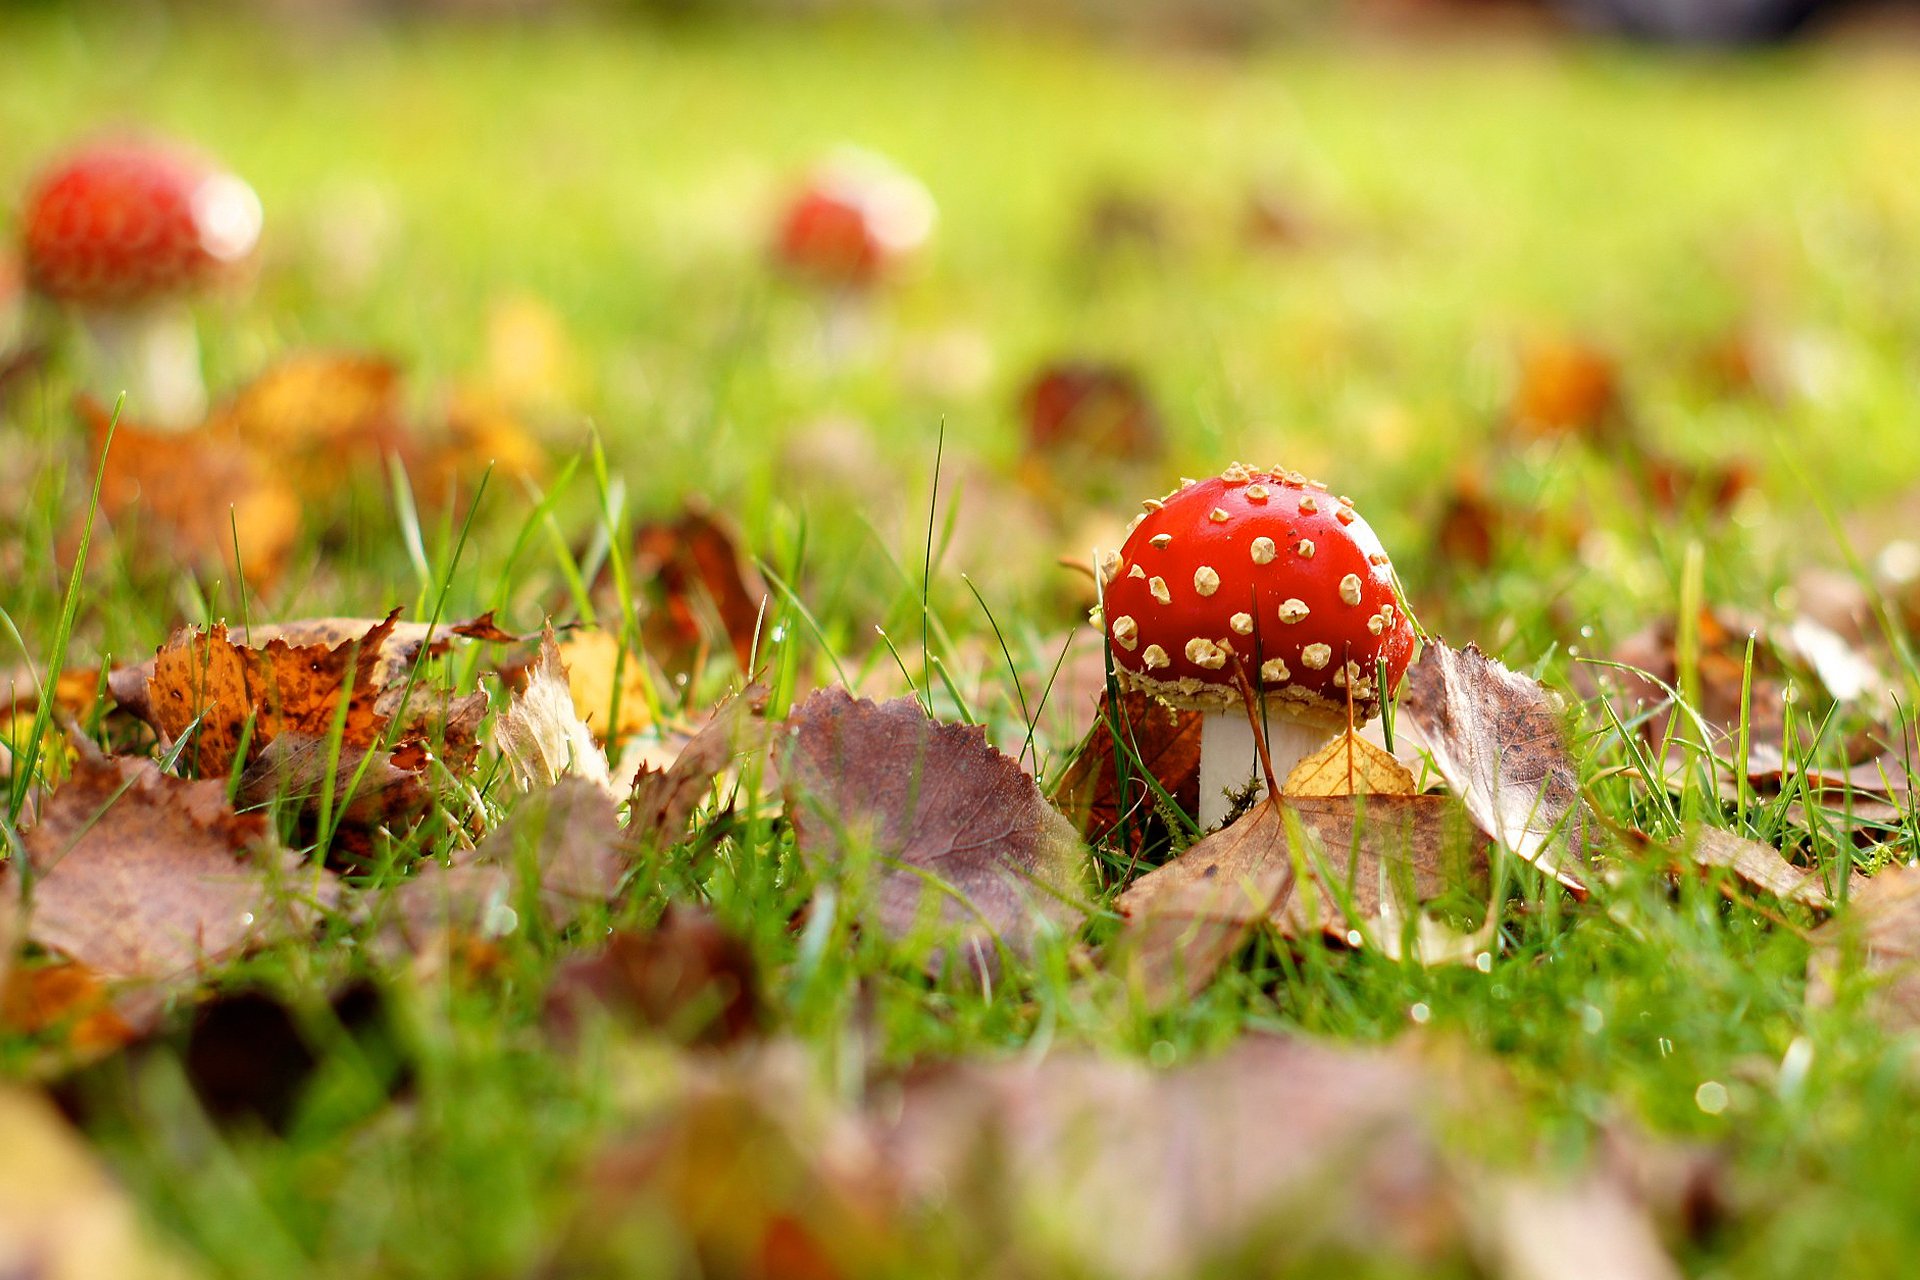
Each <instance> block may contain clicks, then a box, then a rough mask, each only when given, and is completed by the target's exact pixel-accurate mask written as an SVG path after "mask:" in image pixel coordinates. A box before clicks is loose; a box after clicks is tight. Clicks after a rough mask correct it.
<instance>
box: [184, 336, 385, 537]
mask: <svg viewBox="0 0 1920 1280" xmlns="http://www.w3.org/2000/svg"><path fill="white" fill-rule="evenodd" d="M404 390H405V388H404V386H403V384H402V381H401V373H400V366H399V365H398V364H396V363H395V362H394V361H392V360H390V359H388V358H387V357H385V356H380V355H374V354H368V353H359V352H322V351H315V352H299V353H296V354H293V355H290V356H286V357H284V358H283V359H281V360H280V361H279V362H278V363H276V364H273V365H271V366H269V367H268V368H267V369H265V370H264V371H262V372H261V373H260V374H259V375H258V376H257V377H255V378H254V380H253V381H252V382H250V383H248V384H247V385H246V386H244V387H242V388H241V389H240V390H239V391H238V392H236V393H235V394H234V395H233V397H232V398H231V399H229V400H228V401H227V402H226V403H225V404H223V405H221V406H219V407H218V408H216V409H215V410H214V411H213V413H212V414H211V415H210V417H209V418H208V422H207V429H208V430H210V431H213V432H217V433H220V434H222V435H230V436H231V437H232V438H233V439H236V440H238V441H239V442H240V443H241V444H242V445H243V446H244V447H245V448H246V449H248V450H249V451H250V452H251V453H252V454H253V455H254V456H255V457H257V458H260V459H263V460H265V461H266V462H267V463H268V464H269V465H271V466H272V467H273V469H274V471H275V472H276V473H277V474H281V475H285V476H287V477H289V478H290V479H291V480H292V482H293V484H294V486H295V487H296V488H298V489H299V490H300V493H301V497H302V499H303V500H304V501H307V502H317V503H329V502H336V501H338V499H339V497H340V494H341V492H342V488H341V483H340V481H341V476H342V473H343V472H348V471H351V470H352V469H354V468H356V467H357V468H362V469H365V470H366V471H367V472H369V473H371V474H373V475H379V474H380V473H381V470H382V468H384V466H385V462H386V458H387V457H388V456H389V455H390V454H404V453H405V452H406V450H407V448H408V435H409V432H408V428H407V421H406V416H407V415H406V404H405V396H404Z"/></svg>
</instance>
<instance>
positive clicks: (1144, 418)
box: [1020, 360, 1160, 461]
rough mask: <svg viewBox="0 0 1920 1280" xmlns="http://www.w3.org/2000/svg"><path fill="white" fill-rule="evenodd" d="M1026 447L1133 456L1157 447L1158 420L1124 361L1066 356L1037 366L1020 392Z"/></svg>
mask: <svg viewBox="0 0 1920 1280" xmlns="http://www.w3.org/2000/svg"><path fill="white" fill-rule="evenodd" d="M1020 407H1021V409H1022V411H1023V416H1024V417H1025V418H1026V424H1027V445H1028V449H1029V452H1031V453H1033V454H1039V455H1047V456H1052V455H1066V456H1067V457H1069V458H1070V459H1071V460H1074V461H1081V460H1090V459H1091V458H1093V457H1100V458H1121V459H1127V460H1132V459H1136V458H1145V457H1150V456H1151V455H1153V454H1155V453H1157V452H1158V451H1159V449H1160V419H1159V417H1158V415H1157V414H1155V412H1154V409H1153V403H1152V402H1151V401H1150V400H1149V399H1148V398H1147V391H1146V388H1145V387H1144V386H1142V385H1141V382H1140V379H1139V378H1138V377H1136V376H1135V375H1134V372H1133V371H1132V370H1131V369H1129V368H1127V367H1126V366H1125V365H1120V364H1108V363H1103V362H1100V361H1092V360H1066V361H1061V362H1060V363H1058V364H1051V365H1048V366H1046V367H1045V368H1043V369H1041V370H1040V372H1039V373H1038V374H1036V375H1035V376H1034V379H1033V381H1032V382H1030V383H1028V384H1027V387H1026V390H1025V392H1024V393H1022V395H1021V397H1020Z"/></svg>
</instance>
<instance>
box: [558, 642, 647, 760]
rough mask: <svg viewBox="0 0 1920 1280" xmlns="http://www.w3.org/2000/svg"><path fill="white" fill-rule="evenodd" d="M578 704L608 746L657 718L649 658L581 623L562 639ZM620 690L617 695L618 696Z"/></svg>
mask: <svg viewBox="0 0 1920 1280" xmlns="http://www.w3.org/2000/svg"><path fill="white" fill-rule="evenodd" d="M560 661H561V662H562V663H564V664H565V665H566V668H567V684H568V687H569V688H570V689H571V690H572V692H573V709H574V712H575V714H577V715H578V716H579V717H580V718H581V719H582V720H584V721H586V722H587V725H588V727H589V728H591V729H592V730H593V736H594V737H595V738H597V739H598V740H599V741H600V742H601V743H603V744H604V745H605V746H606V747H607V749H608V750H609V751H614V750H615V749H616V748H617V747H618V745H619V744H620V742H621V741H623V740H624V739H626V738H628V737H631V736H632V735H633V734H636V733H639V732H641V731H642V730H644V729H645V728H646V727H647V726H648V725H650V724H652V723H653V713H652V710H651V708H650V705H649V703H648V701H647V692H648V691H647V673H646V666H645V660H644V659H643V658H642V657H641V655H639V654H637V653H629V652H627V651H626V650H625V649H624V648H623V646H622V645H621V643H620V641H619V639H618V638H617V637H615V636H614V635H613V634H612V633H610V632H607V631H603V630H601V629H600V628H598V627H578V628H575V629H574V630H572V631H569V632H567V634H566V635H564V636H562V637H561V638H560ZM616 695H617V696H616Z"/></svg>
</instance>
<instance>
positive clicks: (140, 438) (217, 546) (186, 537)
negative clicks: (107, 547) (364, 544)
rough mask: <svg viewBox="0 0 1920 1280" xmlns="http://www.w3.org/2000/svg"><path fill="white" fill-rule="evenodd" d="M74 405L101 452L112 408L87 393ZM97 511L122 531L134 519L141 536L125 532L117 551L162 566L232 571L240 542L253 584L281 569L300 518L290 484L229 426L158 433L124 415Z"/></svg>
mask: <svg viewBox="0 0 1920 1280" xmlns="http://www.w3.org/2000/svg"><path fill="white" fill-rule="evenodd" d="M80 412H81V416H82V417H83V418H84V419H86V421H87V424H88V426H89V428H90V429H91V431H92V433H93V440H94V453H95V454H96V455H98V453H99V452H100V450H101V448H103V447H105V446H106V444H107V428H108V426H109V424H110V423H111V421H112V415H111V414H110V413H108V412H107V411H106V410H105V409H103V408H101V407H100V405H99V404H98V403H96V402H94V401H93V400H91V399H82V401H81V403H80ZM100 514H101V515H102V516H103V517H105V519H106V520H107V522H108V523H109V524H110V525H112V526H114V528H115V529H116V530H119V531H122V532H124V530H123V529H122V527H123V526H125V528H126V529H131V528H132V527H134V526H136V525H137V527H138V528H139V530H140V536H139V537H138V538H137V539H132V538H126V537H122V539H121V546H122V548H123V551H124V552H125V553H126V554H128V555H129V556H131V557H133V558H135V559H137V560H138V559H145V560H146V562H147V563H148V564H150V565H152V566H154V567H156V568H159V567H164V568H165V569H167V570H168V571H171V570H172V569H173V567H174V566H175V565H176V564H185V565H188V566H192V567H194V568H197V569H203V570H215V571H218V570H225V571H228V572H231V571H232V570H233V568H234V564H233V559H234V551H235V546H236V543H237V545H238V550H239V555H240V568H241V570H242V572H244V573H245V575H246V578H247V580H248V581H249V582H253V583H256V584H259V583H268V582H271V581H273V580H274V579H275V578H276V577H278V576H279V574H280V570H281V569H282V568H283V567H284V566H285V564H286V560H287V556H288V554H289V553H290V552H291V551H292V550H293V546H294V543H295V541H296V540H297V539H298V538H299V535H300V524H301V513H300V501H299V499H298V498H297V497H296V496H295V494H294V491H293V489H292V487H291V486H290V485H288V483H287V482H286V481H285V480H284V479H282V478H281V477H280V476H279V475H277V474H276V473H275V472H274V471H273V470H272V469H271V468H269V467H267V466H266V465H265V464H263V463H262V462H261V461H259V459H257V458H256V457H255V456H254V455H253V454H252V453H250V452H248V451H247V450H246V449H245V448H243V447H241V445H240V442H239V441H238V440H237V439H236V438H235V437H234V436H233V434H232V433H231V432H230V431H226V430H224V429H220V428H217V427H213V428H199V429H196V430H193V431H186V432H159V431H149V430H144V429H142V428H141V427H140V426H139V425H137V424H135V423H131V422H126V421H122V422H121V423H120V424H119V425H118V426H117V427H115V428H114V430H113V443H112V448H111V449H108V450H107V458H106V465H105V468H104V470H103V471H102V474H101V480H100Z"/></svg>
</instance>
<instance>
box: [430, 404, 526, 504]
mask: <svg viewBox="0 0 1920 1280" xmlns="http://www.w3.org/2000/svg"><path fill="white" fill-rule="evenodd" d="M413 470H414V474H415V479H416V485H417V487H418V489H419V492H420V493H421V495H422V497H423V498H425V499H427V500H429V501H432V502H444V501H449V500H451V498H452V497H453V495H455V494H457V493H460V492H462V491H465V492H468V493H471V492H473V491H474V490H475V489H476V488H477V487H478V485H479V482H480V477H481V476H483V475H485V474H486V473H487V472H488V471H489V470H491V471H492V473H493V475H494V479H495V481H496V482H497V481H501V480H507V481H513V482H515V483H516V484H518V483H521V482H531V483H534V484H541V483H544V482H545V480H546V478H547V470H548V468H547V451H546V449H545V447H544V446H542V445H541V443H540V441H539V440H538V439H536V438H535V436H534V434H533V432H532V431H530V430H529V429H528V428H527V425H526V423H524V422H523V421H521V419H520V417H519V416H518V415H517V414H515V413H513V412H511V411H510V410H508V408H507V407H506V406H505V405H503V404H501V403H500V402H499V401H498V400H497V399H496V398H494V397H493V396H490V395H485V394H476V393H473V392H465V391H456V392H455V393H454V394H453V395H452V396H451V397H450V398H449V400H448V402H447V409H446V422H445V427H444V430H443V432H442V433H441V435H440V436H439V438H438V439H436V440H435V441H433V443H432V444H431V445H429V446H427V447H426V448H424V449H422V450H421V451H420V452H419V454H418V456H416V458H415V460H414V463H413Z"/></svg>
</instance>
